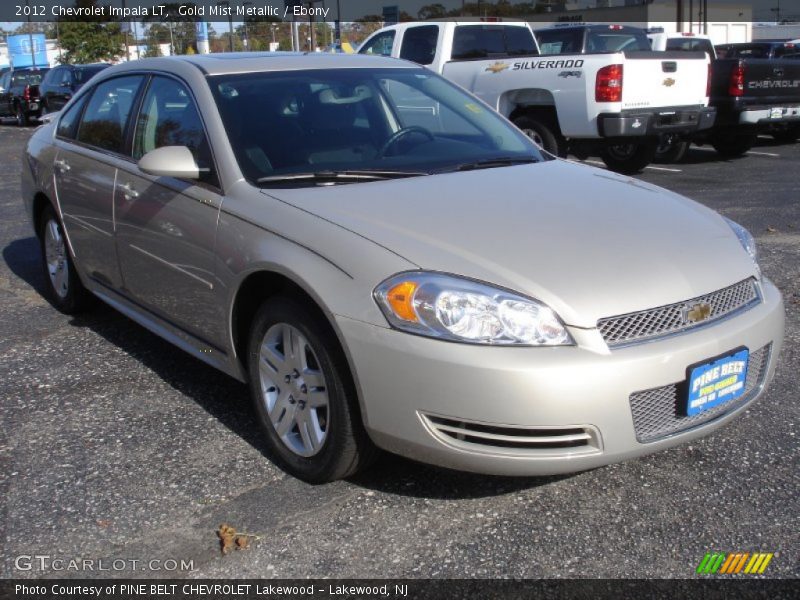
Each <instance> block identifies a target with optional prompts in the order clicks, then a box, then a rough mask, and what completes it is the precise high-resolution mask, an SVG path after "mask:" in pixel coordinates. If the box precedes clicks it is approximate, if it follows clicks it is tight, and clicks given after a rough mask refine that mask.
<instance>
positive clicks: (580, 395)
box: [337, 280, 784, 475]
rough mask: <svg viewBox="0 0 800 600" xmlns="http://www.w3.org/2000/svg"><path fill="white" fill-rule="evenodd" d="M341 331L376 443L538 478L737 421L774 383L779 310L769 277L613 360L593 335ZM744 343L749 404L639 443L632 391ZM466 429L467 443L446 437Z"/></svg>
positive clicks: (347, 327)
mask: <svg viewBox="0 0 800 600" xmlns="http://www.w3.org/2000/svg"><path fill="white" fill-rule="evenodd" d="M337 324H338V326H339V328H340V331H341V333H342V335H343V336H344V339H345V341H346V343H347V346H348V350H349V353H350V359H351V361H352V363H353V366H354V368H355V371H356V375H357V382H358V386H359V389H360V399H361V402H362V410H363V416H364V422H365V425H366V427H367V430H368V431H369V433H370V435H371V437H372V439H373V440H374V441H375V443H377V444H378V445H379V446H381V447H383V448H385V449H386V450H389V451H392V452H396V453H398V454H401V455H404V456H408V457H410V458H413V459H416V460H420V461H423V462H428V463H433V464H437V465H441V466H445V467H450V468H455V469H459V470H464V471H474V472H480V473H492V474H499V475H546V474H553V473H566V472H574V471H580V470H584V469H590V468H593V467H597V466H600V465H605V464H608V463H612V462H619V461H622V460H626V459H630V458H634V457H637V456H642V455H645V454H649V453H651V452H655V451H657V450H661V449H664V448H668V447H670V446H674V445H676V444H679V443H681V442H684V441H688V440H691V439H694V438H697V437H700V436H703V435H706V434H708V433H709V432H711V431H713V430H714V429H716V428H717V427H719V426H721V425H723V424H724V423H726V422H727V421H729V420H731V419H732V418H734V417H735V416H736V415H737V414H738V413H740V412H741V411H742V410H744V408H745V407H746V406H748V405H749V404H750V403H752V401H753V400H754V399H755V398H756V397H758V396H759V395H760V393H761V392H762V391H763V389H764V387H765V386H766V385H767V383H768V382H769V380H770V379H771V378H772V376H773V374H774V370H775V363H776V360H777V357H778V355H779V353H780V350H781V344H782V339H783V326H784V313H783V301H782V299H781V296H780V293H779V292H778V290H777V289H776V288H775V287H774V286H773V285H772V284H771V283H770V282H768V281H766V280H765V281H764V285H763V301H762V302H761V303H760V304H758V305H757V306H755V307H753V308H751V309H750V310H747V311H746V312H743V313H741V314H739V315H737V316H735V317H732V318H730V319H727V320H723V321H720V322H719V323H716V324H714V325H709V326H707V327H704V328H700V329H697V330H694V331H691V332H688V333H684V334H681V335H674V336H671V337H666V338H663V339H660V340H658V341H653V342H650V343H642V344H639V345H634V346H630V347H626V348H620V349H616V350H614V351H609V350H608V347H607V346H606V345H605V343H604V342H603V341H602V338H601V336H600V334H599V332H598V331H597V330H596V329H592V330H582V329H575V328H571V333H572V334H573V337H574V338H575V340H576V342H577V345H576V346H573V347H558V348H508V347H505V348H504V347H486V346H477V345H466V344H456V343H448V342H443V341H439V340H433V339H429V338H424V337H419V336H414V335H409V334H407V333H402V332H398V331H395V330H392V329H387V328H383V327H376V326H374V325H370V324H367V323H363V322H361V321H356V320H352V319H348V318H345V317H337ZM740 346H746V347H747V348H749V349H751V351H756V350H758V349H764V348H767V349H768V353H767V355H766V356H767V358H766V359H765V363H764V365H763V373H762V375H761V377H760V381H759V382H758V385H757V386H756V387H755V388H754V389H753V391H752V393H751V394H750V395H749V396H748V397H747V401H743V402H738V403H735V402H732V403H731V404H732V407H731V408H730V409H729V410H723V411H721V412H720V413H718V414H717V415H716V416H715V418H714V419H713V420H710V421H707V422H704V423H702V424H699V425H697V426H695V427H690V428H689V429H686V430H683V431H681V432H680V433H676V434H674V435H668V436H664V437H661V438H659V439H657V440H655V441H650V442H647V443H643V442H640V441H639V440H638V439H637V431H636V428H635V426H634V422H633V417H632V409H631V400H630V398H631V396H632V395H633V394H635V393H637V392H641V391H643V390H652V389H655V388H660V387H662V386H669V385H671V384H679V383H680V382H683V381H684V380H685V379H686V369H687V367H688V366H689V365H693V364H696V363H699V362H702V361H705V360H708V359H711V358H714V357H717V356H719V355H721V354H723V353H726V352H728V351H730V350H732V349H735V348H738V347H740ZM464 427H466V429H464V433H465V435H460V434H457V433H454V432H453V430H456V431H458V430H459V428H464ZM519 435H522V436H524V437H519ZM487 439H488V440H489V443H484V442H485V441H486V440H487ZM509 439H510V440H519V439H525V440H529V441H531V444H529V445H528V446H526V447H520V445H519V444H517V443H507V440H509ZM549 439H553V440H555V441H556V443H547V440H549ZM543 441H544V442H543Z"/></svg>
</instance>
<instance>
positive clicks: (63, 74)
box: [39, 63, 110, 112]
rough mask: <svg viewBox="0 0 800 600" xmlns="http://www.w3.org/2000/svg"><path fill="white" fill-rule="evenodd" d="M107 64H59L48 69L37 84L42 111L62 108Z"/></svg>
mask: <svg viewBox="0 0 800 600" xmlns="http://www.w3.org/2000/svg"><path fill="white" fill-rule="evenodd" d="M109 66H110V65H106V64H103V63H95V64H91V65H60V66H58V67H54V68H53V69H50V72H49V73H48V74H47V76H46V77H45V78H44V79H43V80H42V83H41V85H40V86H39V93H40V95H41V98H42V108H43V111H44V112H56V111H59V110H61V109H62V108H64V105H65V104H66V103H67V102H68V101H69V99H70V98H72V96H73V95H74V94H75V92H77V91H78V90H79V89H80V88H81V87H82V86H83V84H85V83H86V82H87V81H89V80H90V79H91V78H92V76H93V75H95V74H97V73H99V72H100V71H102V70H103V69H105V68H107V67H109Z"/></svg>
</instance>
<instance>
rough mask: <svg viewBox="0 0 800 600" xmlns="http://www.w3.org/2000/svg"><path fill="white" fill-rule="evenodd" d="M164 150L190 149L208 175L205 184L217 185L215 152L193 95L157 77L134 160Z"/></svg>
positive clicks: (139, 125) (138, 122)
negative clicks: (212, 156) (173, 148)
mask: <svg viewBox="0 0 800 600" xmlns="http://www.w3.org/2000/svg"><path fill="white" fill-rule="evenodd" d="M162 146H186V147H187V148H189V150H191V151H192V155H193V156H194V159H195V161H196V162H197V164H198V166H199V167H200V169H201V173H205V174H204V175H203V176H202V177H201V180H202V181H206V182H207V183H214V184H216V179H215V176H214V174H213V160H212V159H211V149H210V147H209V144H208V140H207V139H206V134H205V131H204V129H203V122H202V121H201V119H200V114H199V113H198V112H197V107H196V106H195V104H194V101H193V100H192V97H191V96H190V95H189V91H188V90H187V89H186V87H185V86H184V85H183V84H182V83H180V82H178V81H175V80H174V79H170V78H168V77H153V80H152V81H151V83H150V86H149V87H148V88H147V92H146V93H145V95H144V100H143V101H142V108H141V111H140V112H139V117H138V119H137V120H136V133H135V134H134V138H133V158H134V159H136V160H138V159H140V158H141V157H142V156H144V155H145V154H147V153H148V152H150V151H151V150H155V149H156V148H161V147H162Z"/></svg>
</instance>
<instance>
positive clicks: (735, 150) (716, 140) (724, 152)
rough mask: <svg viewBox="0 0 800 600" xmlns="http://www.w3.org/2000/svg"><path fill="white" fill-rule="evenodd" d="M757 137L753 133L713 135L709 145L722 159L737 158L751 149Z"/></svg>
mask: <svg viewBox="0 0 800 600" xmlns="http://www.w3.org/2000/svg"><path fill="white" fill-rule="evenodd" d="M757 137H758V136H756V134H754V133H731V132H722V133H715V134H714V135H713V136H712V137H711V145H712V146H714V150H716V151H717V154H719V155H720V156H722V157H723V158H738V157H739V156H744V154H746V153H747V151H748V150H750V148H752V147H753V144H755V143H756V138H757Z"/></svg>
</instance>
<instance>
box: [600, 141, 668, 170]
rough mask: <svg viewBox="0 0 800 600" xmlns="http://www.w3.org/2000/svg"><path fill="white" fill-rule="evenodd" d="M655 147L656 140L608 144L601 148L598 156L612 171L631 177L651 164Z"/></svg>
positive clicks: (656, 144)
mask: <svg viewBox="0 0 800 600" xmlns="http://www.w3.org/2000/svg"><path fill="white" fill-rule="evenodd" d="M657 146H658V140H656V139H652V140H651V139H647V140H642V141H639V142H624V143H619V144H608V145H606V146H603V148H602V150H601V151H600V156H601V158H602V159H603V162H604V163H606V166H607V167H608V168H609V169H611V170H612V171H616V172H617V173H622V174H623V175H633V174H635V173H639V172H640V171H641V170H642V169H644V168H645V167H646V166H647V165H649V164H650V163H651V162H653V159H654V158H655V155H656V147H657Z"/></svg>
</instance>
